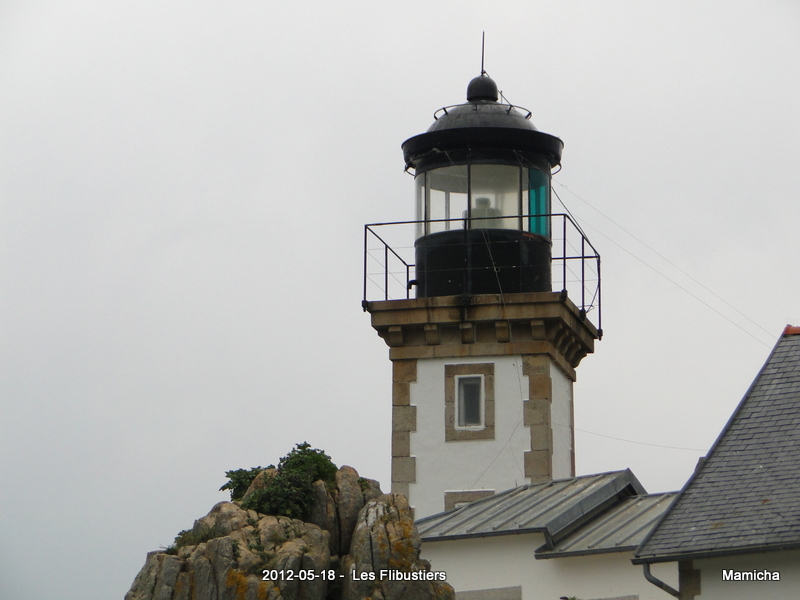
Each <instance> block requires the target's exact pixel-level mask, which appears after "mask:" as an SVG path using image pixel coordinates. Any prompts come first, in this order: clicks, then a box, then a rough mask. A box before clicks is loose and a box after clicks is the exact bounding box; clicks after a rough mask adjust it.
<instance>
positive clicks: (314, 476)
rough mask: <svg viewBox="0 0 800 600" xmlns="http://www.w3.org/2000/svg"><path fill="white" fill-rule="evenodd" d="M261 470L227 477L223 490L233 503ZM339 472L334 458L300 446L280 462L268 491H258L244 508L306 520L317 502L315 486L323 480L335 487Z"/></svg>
mask: <svg viewBox="0 0 800 600" xmlns="http://www.w3.org/2000/svg"><path fill="white" fill-rule="evenodd" d="M259 470H260V468H259V469H250V471H247V470H246V469H239V470H236V471H228V472H227V473H225V475H226V476H227V477H228V479H230V482H229V483H227V484H225V485H224V486H222V488H220V489H229V490H231V499H233V500H237V499H239V498H241V497H242V496H244V492H245V491H247V488H248V487H249V486H250V483H251V482H252V481H253V479H254V478H255V476H256V475H258V472H259ZM337 470H338V469H337V467H336V465H335V464H333V462H332V461H331V457H330V456H328V455H327V454H325V452H323V451H322V450H319V449H317V448H312V447H311V446H310V444H308V443H307V442H303V443H302V444H297V445H296V446H295V447H294V448H293V449H292V450H291V452H289V454H287V455H286V456H284V457H283V458H282V459H281V460H280V462H279V463H278V468H277V472H276V473H275V475H274V476H273V477H270V478H269V479H267V481H266V482H265V487H264V488H262V489H258V490H255V491H254V492H253V494H252V495H251V496H250V497H248V498H247V501H246V502H243V503H242V507H243V508H247V509H252V510H255V511H257V512H260V513H262V514H266V515H282V516H286V517H291V518H293V519H305V518H307V517H308V513H309V510H310V509H311V505H312V503H313V501H314V488H313V483H314V482H315V481H317V480H320V479H321V480H322V481H324V482H326V483H327V484H328V485H333V483H334V482H335V480H336V471H337ZM245 483H246V485H245ZM242 486H243V487H244V489H242ZM238 490H241V492H240V495H239V496H238V497H236V496H234V492H235V491H236V493H239V491H238Z"/></svg>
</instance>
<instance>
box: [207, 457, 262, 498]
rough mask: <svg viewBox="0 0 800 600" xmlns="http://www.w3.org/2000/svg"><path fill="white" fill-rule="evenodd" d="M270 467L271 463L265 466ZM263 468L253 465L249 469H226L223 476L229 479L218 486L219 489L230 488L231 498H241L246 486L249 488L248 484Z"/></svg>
mask: <svg viewBox="0 0 800 600" xmlns="http://www.w3.org/2000/svg"><path fill="white" fill-rule="evenodd" d="M271 467H272V465H270V466H269V467H267V468H268V469H269V468H271ZM263 470H264V467H253V468H252V469H250V470H247V469H236V470H235V471H226V472H225V477H227V478H228V479H229V481H228V483H226V484H225V485H223V486H222V487H221V488H219V491H220V492H223V491H225V490H230V491H231V500H241V499H242V498H243V497H244V493H245V492H246V491H247V488H249V487H250V484H251V483H253V479H255V478H256V475H258V474H259V473H260V472H261V471H263Z"/></svg>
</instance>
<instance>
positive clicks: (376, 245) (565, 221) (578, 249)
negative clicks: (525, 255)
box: [363, 214, 602, 328]
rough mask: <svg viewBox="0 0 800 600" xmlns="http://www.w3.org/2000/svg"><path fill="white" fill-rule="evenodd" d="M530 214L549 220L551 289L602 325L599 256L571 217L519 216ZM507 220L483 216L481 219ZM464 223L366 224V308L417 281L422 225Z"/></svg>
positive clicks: (405, 293) (399, 295) (406, 294)
mask: <svg viewBox="0 0 800 600" xmlns="http://www.w3.org/2000/svg"><path fill="white" fill-rule="evenodd" d="M528 217H538V218H542V217H549V218H550V226H551V238H550V241H551V243H552V246H551V252H552V254H551V262H550V268H551V280H552V289H553V290H557V291H558V290H561V291H566V293H567V296H568V297H569V298H570V299H571V300H572V301H573V302H574V303H575V305H576V306H577V307H578V308H579V309H580V310H581V311H582V312H583V313H584V314H588V313H589V312H596V313H597V317H596V319H597V327H598V328H601V327H602V320H601V310H600V306H601V291H600V290H601V286H600V281H601V278H600V254H599V253H598V252H597V250H596V249H595V247H594V246H593V245H592V243H591V242H590V241H589V239H588V238H587V237H586V235H585V234H584V233H583V230H582V229H581V228H580V227H579V226H578V224H577V223H576V222H575V221H574V220H573V219H572V218H571V217H570V216H569V215H566V214H551V215H522V218H528ZM509 218H510V217H509V216H498V217H482V218H481V220H482V221H485V220H492V219H501V220H502V219H509ZM514 218H517V217H514ZM426 223H427V225H426ZM466 224H467V223H466V220H465V219H463V218H460V219H436V220H429V221H427V222H425V221H395V222H391V223H371V224H368V225H365V226H364V295H363V301H364V307H365V310H366V303H367V302H369V301H375V300H400V299H409V298H411V289H412V287H413V286H414V282H415V269H414V262H415V259H414V246H413V244H412V245H409V242H410V241H411V240H415V239H417V238H418V237H419V235H420V231H421V230H422V228H423V227H425V226H427V227H428V228H433V229H436V230H444V229H463V228H464V227H465V225H466ZM379 232H380V233H379Z"/></svg>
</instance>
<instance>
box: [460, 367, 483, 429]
mask: <svg viewBox="0 0 800 600" xmlns="http://www.w3.org/2000/svg"><path fill="white" fill-rule="evenodd" d="M482 395H483V377H481V376H480V375H473V376H470V377H459V378H458V426H459V427H483V407H482V404H483V402H481V400H482V398H481V396H482Z"/></svg>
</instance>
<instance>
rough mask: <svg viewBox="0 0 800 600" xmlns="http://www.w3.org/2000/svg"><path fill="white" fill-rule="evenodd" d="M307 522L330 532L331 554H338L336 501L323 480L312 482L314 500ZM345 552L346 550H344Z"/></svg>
mask: <svg viewBox="0 0 800 600" xmlns="http://www.w3.org/2000/svg"><path fill="white" fill-rule="evenodd" d="M307 520H308V522H309V523H314V524H315V525H319V526H320V528H321V529H324V530H325V531H327V532H328V533H329V534H330V551H331V556H336V555H338V554H339V516H338V515H337V513H336V503H335V501H334V499H333V496H331V494H330V492H329V491H328V486H327V485H325V482H324V481H315V482H314V502H313V504H312V505H311V510H310V511H309V515H308V519H307ZM345 552H346V551H345Z"/></svg>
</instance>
